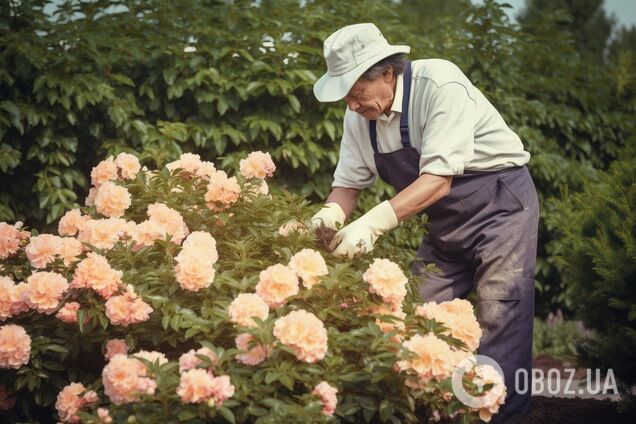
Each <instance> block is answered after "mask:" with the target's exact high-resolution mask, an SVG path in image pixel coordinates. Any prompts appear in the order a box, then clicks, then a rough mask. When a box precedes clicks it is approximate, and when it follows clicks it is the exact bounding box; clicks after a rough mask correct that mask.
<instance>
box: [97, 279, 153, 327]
mask: <svg viewBox="0 0 636 424" xmlns="http://www.w3.org/2000/svg"><path fill="white" fill-rule="evenodd" d="M151 312H152V308H151V307H150V305H148V304H147V303H146V302H144V301H143V300H142V299H141V298H140V297H137V295H136V294H135V292H134V291H133V289H132V286H130V285H129V286H128V287H127V289H126V293H124V294H123V295H119V296H113V297H111V298H110V299H108V300H107V301H106V316H107V317H108V319H109V320H110V322H111V324H113V325H122V326H124V327H128V326H129V325H130V324H137V323H139V322H143V321H146V320H148V319H149V318H150V313H151Z"/></svg>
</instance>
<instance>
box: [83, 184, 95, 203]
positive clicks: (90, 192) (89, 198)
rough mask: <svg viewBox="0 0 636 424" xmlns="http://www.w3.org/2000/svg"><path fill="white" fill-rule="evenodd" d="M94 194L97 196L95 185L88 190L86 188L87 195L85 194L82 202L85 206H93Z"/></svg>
mask: <svg viewBox="0 0 636 424" xmlns="http://www.w3.org/2000/svg"><path fill="white" fill-rule="evenodd" d="M95 196H97V189H96V188H95V187H91V188H90V190H88V196H86V200H84V204H85V205H86V206H95Z"/></svg>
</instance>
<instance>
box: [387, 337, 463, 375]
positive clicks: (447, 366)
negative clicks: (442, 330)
mask: <svg viewBox="0 0 636 424" xmlns="http://www.w3.org/2000/svg"><path fill="white" fill-rule="evenodd" d="M402 346H403V347H404V349H405V350H406V351H408V352H409V353H410V355H409V357H408V358H407V359H405V360H403V361H400V362H398V367H399V369H400V370H402V371H406V372H407V373H408V374H413V375H415V376H416V377H417V378H418V379H419V381H420V382H421V383H422V384H428V382H430V381H431V380H437V381H442V380H444V379H445V378H447V377H449V376H450V375H451V373H452V371H453V368H454V367H455V365H457V364H458V363H459V361H461V360H462V359H464V358H466V357H467V355H469V354H468V353H467V352H461V351H454V350H452V349H451V347H450V345H449V344H448V343H446V342H445V341H444V340H442V339H440V338H438V337H437V336H435V335H434V334H432V333H429V334H426V335H424V336H422V335H420V334H416V335H415V336H413V337H411V338H410V339H409V340H408V341H406V342H404V343H403V344H402Z"/></svg>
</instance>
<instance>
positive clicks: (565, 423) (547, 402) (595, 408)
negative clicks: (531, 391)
mask: <svg viewBox="0 0 636 424" xmlns="http://www.w3.org/2000/svg"><path fill="white" fill-rule="evenodd" d="M618 405H619V403H618V402H612V401H611V400H596V399H581V398H556V397H555V398H553V397H543V396H534V397H533V398H532V409H531V410H530V414H528V415H527V416H526V417H525V418H524V419H523V420H522V421H520V422H519V424H570V423H571V424H633V423H635V422H636V414H634V413H633V412H632V413H630V414H628V413H625V414H619V413H618V410H617V408H618Z"/></svg>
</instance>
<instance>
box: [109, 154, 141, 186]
mask: <svg viewBox="0 0 636 424" xmlns="http://www.w3.org/2000/svg"><path fill="white" fill-rule="evenodd" d="M115 165H117V168H119V173H120V174H121V176H122V178H124V179H126V180H134V179H135V177H136V176H137V173H138V172H139V170H140V169H141V164H140V163H139V159H137V156H135V155H131V154H129V153H124V152H122V153H120V154H118V155H117V158H115Z"/></svg>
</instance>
